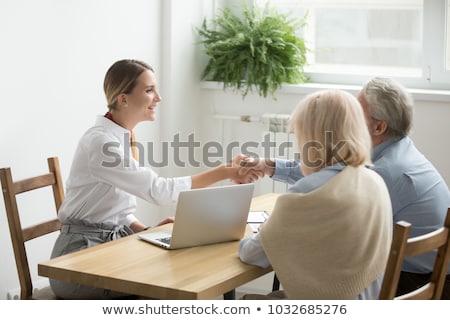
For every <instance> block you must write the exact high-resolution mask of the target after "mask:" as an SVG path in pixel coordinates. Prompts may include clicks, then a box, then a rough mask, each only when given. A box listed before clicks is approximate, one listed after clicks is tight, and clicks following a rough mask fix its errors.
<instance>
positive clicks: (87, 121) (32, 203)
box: [0, 0, 161, 299]
mask: <svg viewBox="0 0 450 320" xmlns="http://www.w3.org/2000/svg"><path fill="white" fill-rule="evenodd" d="M160 2H161V1H160V0H151V1H149V0H131V1H125V0H96V1H90V0H76V1H75V0H73V1H72V0H64V1H61V0H40V1H34V0H2V1H1V2H0V14H1V19H0V43H1V53H0V56H1V59H0V96H1V97H2V102H1V103H0V167H4V166H11V168H12V173H13V178H21V177H26V176H28V175H32V174H36V173H41V172H43V170H46V168H47V167H46V165H47V164H46V158H47V157H49V156H58V157H59V159H60V163H61V169H62V175H63V179H64V181H65V180H66V178H67V176H68V173H69V169H70V165H71V162H72V156H73V153H74V151H75V148H76V145H77V142H78V139H79V138H80V136H81V135H82V134H83V132H84V131H85V130H86V129H87V128H88V127H90V126H91V125H92V124H93V122H94V120H95V117H96V116H97V115H98V114H102V113H104V112H105V111H106V101H105V98H104V95H103V89H102V88H103V87H102V86H103V77H104V74H105V72H106V70H107V68H108V67H109V66H110V65H111V64H112V63H113V62H114V61H116V60H118V59H122V58H136V59H141V60H144V61H147V62H148V63H150V64H152V65H153V66H154V67H155V69H156V70H157V72H158V73H159V72H160V69H161V59H160V56H161V54H160V52H161V51H160V50H161V48H160V42H161V33H160V16H161V15H160V11H161V3H160ZM136 134H137V136H138V137H152V139H155V140H158V139H159V124H158V123H154V124H153V123H152V124H149V123H147V124H142V125H140V126H139V128H138V129H137V132H136ZM42 197H43V195H42V194H39V195H37V196H36V197H34V198H32V199H30V200H27V201H26V203H25V204H23V206H24V209H27V211H28V209H31V208H39V209H37V211H36V214H43V213H44V212H45V211H46V210H48V212H50V214H54V213H53V211H51V210H53V208H52V207H51V206H46V202H45V201H44V200H45V198H42ZM41 203H42V205H43V206H44V207H43V208H40V207H41V206H40V204H41ZM30 213H32V212H30ZM32 220H33V219H32V218H27V219H25V224H29V223H31V222H32ZM52 245H53V239H49V240H47V241H44V242H43V243H40V244H37V245H36V246H33V248H32V251H34V252H35V254H34V255H33V256H32V259H31V261H30V263H31V264H34V265H36V264H37V262H38V261H43V260H46V259H48V257H49V254H50V252H49V250H50V249H51V247H52ZM0 252H1V255H2V268H1V271H0V299H5V297H6V292H7V291H8V290H9V289H13V288H18V287H19V284H18V278H17V273H16V267H15V262H14V258H13V253H12V245H11V241H10V238H9V231H8V225H7V220H6V214H5V209H4V204H3V197H1V200H0ZM35 274H36V271H35Z"/></svg>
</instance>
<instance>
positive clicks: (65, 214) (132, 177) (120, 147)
mask: <svg viewBox="0 0 450 320" xmlns="http://www.w3.org/2000/svg"><path fill="white" fill-rule="evenodd" d="M129 139H130V132H129V131H128V130H126V129H125V128H122V127H121V126H119V125H117V124H115V123H114V122H112V121H111V120H109V119H107V118H105V117H104V116H98V118H97V121H96V123H95V126H93V127H92V128H90V129H89V130H88V131H87V132H86V133H85V134H84V135H83V137H82V138H81V140H80V142H79V144H78V148H77V150H76V152H75V156H74V159H73V162H72V167H71V170H70V175H69V178H68V180H67V182H66V197H65V200H64V202H63V204H62V206H61V208H60V210H59V213H58V217H59V219H60V220H61V222H64V221H65V220H66V219H69V218H70V219H81V220H85V221H88V222H91V223H99V222H105V223H106V222H107V223H113V224H124V225H127V226H129V225H130V224H131V223H133V222H134V221H136V220H137V219H136V217H135V216H134V215H133V213H134V211H135V210H136V196H137V197H140V198H142V199H144V200H146V201H149V202H151V203H155V204H174V203H176V201H177V199H178V195H179V193H180V191H184V190H188V189H190V188H191V183H192V181H191V177H190V176H186V177H177V178H162V177H159V176H158V175H157V174H156V172H154V171H153V170H152V169H151V168H148V167H140V166H139V163H138V162H137V161H136V160H134V159H133V158H132V156H131V150H130V143H129Z"/></svg>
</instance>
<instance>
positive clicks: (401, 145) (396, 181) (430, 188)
mask: <svg viewBox="0 0 450 320" xmlns="http://www.w3.org/2000/svg"><path fill="white" fill-rule="evenodd" d="M372 162H373V164H374V165H373V168H372V169H373V170H375V171H376V172H377V173H378V174H379V175H380V176H382V177H383V179H384V181H385V183H386V185H387V187H388V190H389V195H390V197H391V201H392V212H393V215H394V217H393V218H394V223H396V222H398V221H401V220H404V221H407V222H409V223H411V225H412V228H411V234H410V237H415V236H418V235H422V234H425V233H428V232H431V231H434V230H436V229H438V228H440V227H442V225H443V224H444V220H445V216H446V213H447V208H448V207H449V206H450V192H449V189H448V187H447V184H446V183H445V181H444V179H443V178H442V177H441V175H440V174H439V172H438V171H437V170H436V168H435V167H434V166H433V165H432V164H431V162H430V161H429V160H428V159H427V158H425V156H424V155H423V154H422V153H420V152H419V150H417V148H416V147H415V146H414V143H413V141H412V140H411V139H410V138H408V137H404V138H401V139H390V140H387V141H384V142H383V143H381V144H379V145H378V146H376V147H375V148H374V149H373V151H372ZM435 256H436V254H433V253H431V254H425V255H422V256H418V257H413V258H409V259H408V260H406V261H405V263H404V265H403V268H402V270H403V271H406V272H413V273H429V272H431V271H432V269H433V265H434V260H435ZM447 273H448V274H450V266H449V268H448V270H447Z"/></svg>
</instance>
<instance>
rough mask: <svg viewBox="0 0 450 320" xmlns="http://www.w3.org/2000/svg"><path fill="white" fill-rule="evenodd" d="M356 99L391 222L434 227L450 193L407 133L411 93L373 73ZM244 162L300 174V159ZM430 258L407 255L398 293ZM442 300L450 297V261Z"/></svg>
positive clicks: (417, 279) (423, 271) (284, 177)
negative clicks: (388, 201) (386, 196)
mask: <svg viewBox="0 0 450 320" xmlns="http://www.w3.org/2000/svg"><path fill="white" fill-rule="evenodd" d="M358 100H359V102H360V104H361V106H362V108H363V110H364V114H365V117H366V122H367V125H368V128H369V132H370V135H371V138H372V145H373V150H372V162H373V166H372V169H373V170H374V171H376V172H377V173H378V174H379V175H380V176H381V177H382V178H383V179H384V181H385V183H386V185H387V187H388V191H389V195H390V197H391V201H392V211H393V222H394V223H396V222H397V221H400V220H405V221H408V222H410V223H411V224H412V230H411V235H410V236H418V235H421V234H425V233H428V232H431V231H433V230H436V229H438V228H439V227H441V226H442V225H443V223H444V219H445V215H446V213H447V208H448V207H449V206H450V192H449V189H448V186H447V185H446V183H445V181H444V179H443V178H442V177H441V175H440V174H439V172H438V171H437V170H436V168H435V167H434V166H433V165H432V164H431V162H430V161H429V160H428V159H427V158H425V156H424V155H423V154H421V153H420V152H419V150H417V148H416V147H415V146H414V143H413V141H412V140H411V139H410V138H409V137H408V134H409V133H410V130H411V127H412V121H413V100H412V98H411V96H410V95H409V93H408V92H407V90H406V89H405V88H404V87H403V86H402V85H400V84H399V83H397V82H395V81H394V80H392V79H388V78H381V77H374V78H372V79H370V80H369V81H368V82H367V83H366V84H365V85H364V86H363V88H362V90H361V91H360V92H359V94H358ZM246 166H249V167H252V168H253V169H257V170H261V171H263V172H264V174H265V175H268V176H270V177H271V178H272V179H274V180H277V181H282V182H286V183H290V184H293V183H295V181H297V180H298V179H301V178H303V174H302V172H301V170H300V168H299V165H298V162H297V161H294V160H281V159H274V160H272V159H259V160H258V161H256V160H255V161H254V162H253V163H250V162H249V163H248V164H247V165H246ZM245 170H246V169H243V170H242V173H245ZM434 259H435V254H424V255H422V256H419V257H413V258H410V259H408V260H407V261H406V262H405V264H404V265H403V269H402V274H401V277H400V282H399V286H398V290H397V294H402V293H405V292H408V291H411V290H413V289H415V288H417V287H419V286H421V285H422V284H423V283H424V282H426V281H427V280H428V279H429V277H430V275H431V271H432V268H433V264H434ZM442 299H450V266H449V268H448V270H447V278H446V284H445V287H444V290H443V293H442Z"/></svg>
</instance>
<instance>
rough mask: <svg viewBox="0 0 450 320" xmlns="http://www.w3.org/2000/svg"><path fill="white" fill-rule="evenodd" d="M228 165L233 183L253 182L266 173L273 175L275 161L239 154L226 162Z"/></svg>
mask: <svg viewBox="0 0 450 320" xmlns="http://www.w3.org/2000/svg"><path fill="white" fill-rule="evenodd" d="M228 167H229V169H230V180H231V181H233V182H234V183H237V184H242V183H253V182H255V181H257V180H258V179H259V178H264V176H266V175H267V176H269V177H271V176H273V174H274V172H275V161H274V160H271V159H265V158H255V157H251V156H248V155H243V154H240V155H238V156H236V157H234V158H233V159H232V160H231V161H229V162H228Z"/></svg>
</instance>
